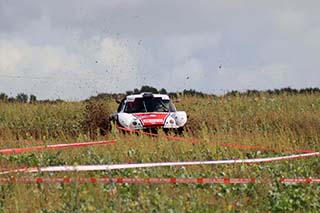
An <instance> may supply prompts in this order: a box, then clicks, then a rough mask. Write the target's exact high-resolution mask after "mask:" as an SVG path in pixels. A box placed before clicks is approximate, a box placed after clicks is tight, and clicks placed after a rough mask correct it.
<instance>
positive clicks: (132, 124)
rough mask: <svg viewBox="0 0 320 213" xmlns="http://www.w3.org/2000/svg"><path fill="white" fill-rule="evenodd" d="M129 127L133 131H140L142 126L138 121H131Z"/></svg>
mask: <svg viewBox="0 0 320 213" xmlns="http://www.w3.org/2000/svg"><path fill="white" fill-rule="evenodd" d="M130 127H131V128H134V129H140V128H142V124H141V122H140V121H139V120H138V119H133V120H132V121H131V124H130Z"/></svg>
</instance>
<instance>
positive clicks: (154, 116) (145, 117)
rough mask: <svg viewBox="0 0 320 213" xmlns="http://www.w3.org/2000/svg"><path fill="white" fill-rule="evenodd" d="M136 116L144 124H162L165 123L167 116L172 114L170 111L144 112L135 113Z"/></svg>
mask: <svg viewBox="0 0 320 213" xmlns="http://www.w3.org/2000/svg"><path fill="white" fill-rule="evenodd" d="M133 115H134V116H135V117H136V118H138V119H139V120H140V121H141V122H142V125H143V126H160V125H164V122H165V121H166V119H167V117H168V116H169V115H170V113H168V112H144V113H134V114H133Z"/></svg>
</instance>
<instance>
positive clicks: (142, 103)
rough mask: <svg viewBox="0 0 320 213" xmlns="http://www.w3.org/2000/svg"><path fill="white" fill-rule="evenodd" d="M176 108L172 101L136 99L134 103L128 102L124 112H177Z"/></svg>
mask: <svg viewBox="0 0 320 213" xmlns="http://www.w3.org/2000/svg"><path fill="white" fill-rule="evenodd" d="M175 111H176V108H175V107H174V105H173V104H172V102H171V101H170V100H163V99H162V98H136V99H135V100H134V101H132V102H127V103H126V106H125V109H124V112H126V113H138V112H175Z"/></svg>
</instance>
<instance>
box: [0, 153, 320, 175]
mask: <svg viewBox="0 0 320 213" xmlns="http://www.w3.org/2000/svg"><path fill="white" fill-rule="evenodd" d="M318 155H320V152H315V153H307V154H297V155H290V156H281V157H272V158H256V159H242V160H241V159H235V160H217V161H191V162H158V163H133V164H105V165H77V166H49V167H40V168H22V169H14V170H7V171H2V172H0V174H10V173H19V172H24V173H27V172H28V173H29V172H62V171H66V172H68V171H76V172H80V171H104V170H107V171H108V170H121V169H133V168H151V167H165V166H192V165H220V164H252V163H266V162H274V161H283V160H290V159H298V158H308V157H313V156H318Z"/></svg>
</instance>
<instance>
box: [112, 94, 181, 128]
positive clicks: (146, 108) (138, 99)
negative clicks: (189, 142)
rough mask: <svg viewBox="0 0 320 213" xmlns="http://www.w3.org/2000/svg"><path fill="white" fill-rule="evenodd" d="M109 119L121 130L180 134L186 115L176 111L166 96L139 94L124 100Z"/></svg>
mask: <svg viewBox="0 0 320 213" xmlns="http://www.w3.org/2000/svg"><path fill="white" fill-rule="evenodd" d="M111 119H112V120H114V121H116V123H117V124H118V125H119V126H120V127H123V128H127V129H131V130H141V129H142V130H144V131H151V132H153V133H157V130H158V129H160V128H161V129H163V130H164V131H165V132H168V131H169V130H171V129H173V130H175V131H176V132H177V133H179V134H181V133H182V131H183V126H184V125H185V124H186V122H187V114H186V112H184V111H177V110H176V108H175V106H174V105H173V103H172V102H171V100H170V98H169V96H168V95H162V94H152V93H141V94H137V95H129V96H127V97H126V98H124V99H123V100H122V101H121V102H120V104H119V107H118V110H117V113H114V114H112V115H111Z"/></svg>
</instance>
